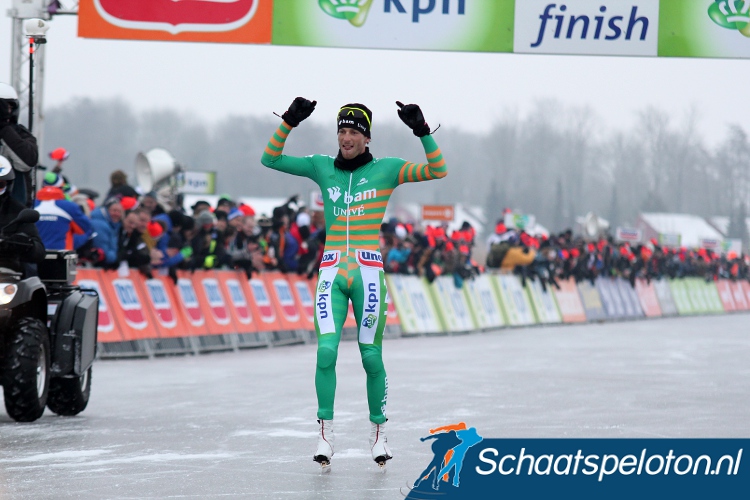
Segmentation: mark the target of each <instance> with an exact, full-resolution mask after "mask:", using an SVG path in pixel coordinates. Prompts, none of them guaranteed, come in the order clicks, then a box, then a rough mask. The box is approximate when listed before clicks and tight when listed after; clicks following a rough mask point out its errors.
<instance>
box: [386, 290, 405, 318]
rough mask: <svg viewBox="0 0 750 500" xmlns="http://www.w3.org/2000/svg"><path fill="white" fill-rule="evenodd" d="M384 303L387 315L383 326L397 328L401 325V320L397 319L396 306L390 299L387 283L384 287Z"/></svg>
mask: <svg viewBox="0 0 750 500" xmlns="http://www.w3.org/2000/svg"><path fill="white" fill-rule="evenodd" d="M385 303H386V306H387V315H386V319H385V324H386V325H389V326H398V325H400V324H401V320H400V319H399V317H398V310H396V305H395V304H394V303H393V300H392V299H391V293H390V291H389V290H388V283H386V285H385Z"/></svg>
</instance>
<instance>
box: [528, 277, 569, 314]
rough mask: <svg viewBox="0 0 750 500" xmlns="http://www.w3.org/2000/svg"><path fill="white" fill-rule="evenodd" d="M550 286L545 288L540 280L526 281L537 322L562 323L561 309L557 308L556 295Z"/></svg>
mask: <svg viewBox="0 0 750 500" xmlns="http://www.w3.org/2000/svg"><path fill="white" fill-rule="evenodd" d="M549 287H550V285H547V289H546V290H545V289H543V288H542V283H541V282H540V281H539V280H529V281H527V282H526V292H527V294H528V296H529V299H530V300H531V306H532V307H533V309H534V313H535V314H536V319H537V322H539V323H544V324H550V323H561V322H562V317H560V311H559V310H558V309H557V303H556V302H555V296H554V295H552V292H551V291H550V289H549Z"/></svg>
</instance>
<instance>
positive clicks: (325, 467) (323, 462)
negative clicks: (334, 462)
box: [313, 455, 331, 474]
mask: <svg viewBox="0 0 750 500" xmlns="http://www.w3.org/2000/svg"><path fill="white" fill-rule="evenodd" d="M313 460H314V461H315V462H316V463H318V465H320V473H321V474H327V473H329V472H331V461H330V460H327V459H326V458H325V457H324V456H322V455H321V456H319V457H315V458H313Z"/></svg>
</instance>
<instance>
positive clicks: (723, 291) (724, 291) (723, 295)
mask: <svg viewBox="0 0 750 500" xmlns="http://www.w3.org/2000/svg"><path fill="white" fill-rule="evenodd" d="M716 291H717V292H719V299H720V300H721V304H722V305H723V306H724V310H725V311H726V312H734V311H736V310H737V306H736V305H735V303H734V294H733V293H732V286H731V283H730V281H729V280H719V281H717V282H716Z"/></svg>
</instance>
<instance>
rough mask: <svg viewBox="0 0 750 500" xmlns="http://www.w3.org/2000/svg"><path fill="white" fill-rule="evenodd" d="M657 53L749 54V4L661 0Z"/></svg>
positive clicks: (742, 1) (737, 0)
mask: <svg viewBox="0 0 750 500" xmlns="http://www.w3.org/2000/svg"><path fill="white" fill-rule="evenodd" d="M659 19H660V20H659V55H660V56H674V57H728V58H731V57H737V58H746V57H750V3H748V2H746V1H745V0H716V1H714V0H661V4H660V12H659Z"/></svg>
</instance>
